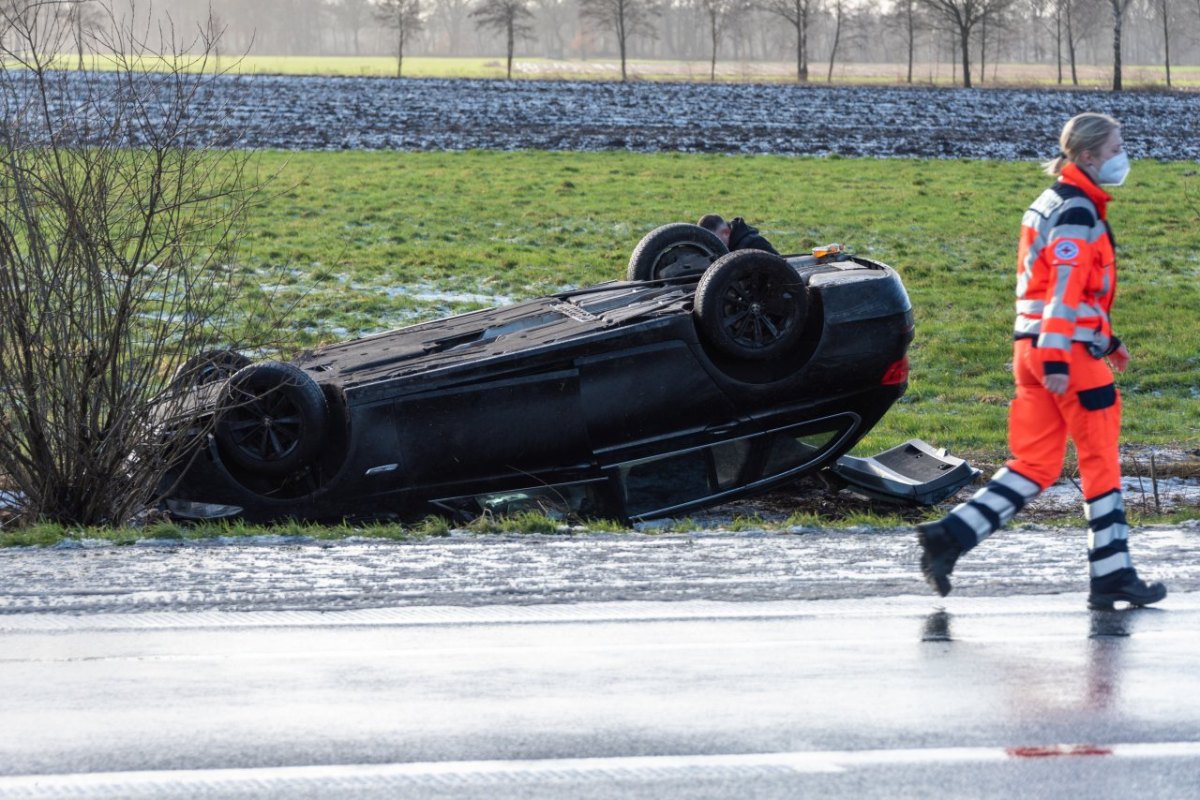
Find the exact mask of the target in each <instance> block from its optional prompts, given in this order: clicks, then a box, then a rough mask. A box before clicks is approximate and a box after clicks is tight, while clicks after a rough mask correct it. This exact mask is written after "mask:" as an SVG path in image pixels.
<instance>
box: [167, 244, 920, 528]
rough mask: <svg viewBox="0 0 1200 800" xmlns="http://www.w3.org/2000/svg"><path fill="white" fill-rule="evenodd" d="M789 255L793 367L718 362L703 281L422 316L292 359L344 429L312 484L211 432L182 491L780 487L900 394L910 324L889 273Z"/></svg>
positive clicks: (307, 503)
mask: <svg viewBox="0 0 1200 800" xmlns="http://www.w3.org/2000/svg"><path fill="white" fill-rule="evenodd" d="M788 263H789V265H791V266H792V267H793V268H794V269H795V271H796V274H797V276H798V278H799V280H801V281H803V282H804V283H805V284H806V285H807V287H808V288H807V292H808V295H809V303H810V305H809V313H808V318H807V321H806V323H805V325H806V327H805V332H804V336H803V337H802V338H801V340H800V343H799V344H797V345H796V346H795V348H794V349H793V350H792V351H790V352H788V353H787V354H786V355H785V356H784V357H782V358H778V359H773V360H772V361H770V362H766V363H763V362H758V363H749V362H738V361H737V360H735V359H731V358H730V357H728V356H723V355H721V354H720V353H719V352H715V351H714V349H713V348H712V347H711V346H710V345H709V343H708V342H706V341H705V340H704V339H703V337H702V336H700V335H699V333H698V331H697V325H696V323H695V321H694V319H693V309H692V305H693V297H694V292H695V289H696V287H695V284H694V282H693V283H688V282H671V281H647V282H636V281H631V282H624V281H622V282H612V283H608V284H601V285H599V286H595V287H590V288H587V289H580V290H574V291H570V292H563V293H560V294H558V295H554V296H551V297H546V298H541V299H537V300H530V301H526V302H522V303H517V304H514V305H510V306H505V307H502V308H493V309H485V310H482V311H476V312H472V313H469V314H463V315H459V316H455V317H451V318H448V319H443V320H436V321H432V322H427V323H422V324H419V325H413V326H409V327H407V328H402V329H400V330H396V331H390V332H387V333H383V334H379V335H376V336H370V337H365V338H362V339H358V340H354V341H350V342H345V343H340V344H335V345H331V346H328V347H323V348H320V349H318V350H315V351H312V352H309V353H305V354H303V355H301V356H300V357H299V358H297V359H296V360H295V362H294V363H295V365H296V366H298V367H299V368H300V369H302V370H303V371H304V373H306V374H307V375H308V376H310V377H311V379H312V380H313V381H314V382H316V383H317V384H318V385H319V386H320V387H321V388H322V390H323V392H324V395H325V397H326V398H327V401H328V405H329V418H330V422H329V425H328V430H327V431H325V435H326V437H327V439H326V441H325V442H324V446H323V447H322V448H321V456H320V458H319V459H318V460H317V461H316V462H315V463H313V464H312V465H311V466H310V467H308V468H306V469H305V470H304V471H303V472H302V473H301V474H296V475H294V476H288V477H287V478H286V479H278V478H274V479H268V478H265V477H263V476H261V475H256V474H247V473H246V471H245V470H239V469H237V468H236V467H233V466H232V465H231V464H229V463H227V460H226V459H225V458H223V456H222V447H221V445H220V444H219V443H218V442H217V441H216V440H215V438H214V437H213V436H212V435H209V436H207V437H206V438H205V439H204V440H203V441H198V442H197V443H196V457H195V458H194V459H193V460H192V461H190V462H189V463H187V464H185V465H181V467H180V469H179V470H177V471H176V473H175V474H173V475H172V476H170V480H171V481H172V484H171V487H172V488H171V490H170V492H169V493H168V494H169V497H170V498H171V499H173V500H175V501H177V505H178V506H182V505H183V504H185V503H189V502H190V503H193V504H211V505H212V506H213V507H228V506H240V507H241V508H242V509H243V516H245V517H246V518H248V519H251V520H256V521H267V520H274V519H281V518H301V519H315V520H334V519H387V518H413V517H419V516H421V515H424V514H429V513H435V512H445V511H447V510H455V512H456V513H461V514H464V515H465V514H468V513H471V512H470V511H468V510H467V507H469V506H471V505H472V504H474V506H475V507H476V510H475V513H483V512H486V511H490V510H494V509H493V508H492V507H489V506H488V505H487V503H488V502H493V504H494V503H500V504H501V505H503V504H504V503H505V502H508V505H513V503H514V502H516V501H515V500H513V501H511V502H509V501H503V500H493V501H488V500H485V501H482V502H481V501H479V500H478V498H481V497H483V498H493V499H494V498H497V497H499V498H504V497H506V496H512V497H516V496H517V495H524V496H525V497H526V498H527V499H528V498H529V497H531V496H537V497H540V496H541V495H546V494H549V495H551V496H553V495H554V494H555V493H556V492H557V494H559V495H562V496H563V497H568V496H569V497H572V498H575V503H574V506H572V504H571V502H567V503H566V507H567V510H568V511H569V513H574V514H587V515H592V516H609V517H615V518H620V519H648V518H652V517H656V516H662V515H665V514H675V513H680V512H681V511H686V510H689V509H695V508H700V507H703V506H704V505H706V504H710V503H712V502H717V501H719V500H723V499H728V498H732V497H736V496H740V495H744V494H747V493H751V492H755V491H761V490H763V489H766V488H769V487H770V486H773V485H776V484H778V483H779V482H781V481H784V480H788V479H790V478H792V477H795V476H796V475H800V474H804V473H807V472H811V471H813V470H815V469H818V468H820V467H822V466H824V465H825V464H828V463H830V462H831V461H832V460H834V459H836V458H837V457H838V456H840V455H842V454H843V453H845V452H846V451H847V450H849V449H850V448H851V447H852V446H853V445H854V444H855V443H856V442H857V441H858V440H859V439H860V438H861V437H862V436H863V435H864V434H865V433H866V432H867V431H869V430H870V428H871V427H872V426H873V425H874V424H875V423H876V422H877V421H878V420H879V418H880V417H881V416H882V415H883V413H884V412H886V410H887V409H888V408H889V407H890V406H891V405H892V403H894V402H895V400H896V399H897V398H899V397H900V396H901V395H902V394H903V393H904V389H905V386H906V384H905V383H903V382H900V383H894V384H886V383H883V380H884V376H885V375H887V374H888V371H889V369H890V368H892V367H893V366H894V365H895V364H896V363H897V362H899V361H900V360H902V359H904V358H905V353H906V350H907V347H908V343H909V342H910V341H911V339H912V332H913V329H912V309H911V304H910V303H909V300H908V296H907V294H906V293H905V291H904V287H903V284H902V283H901V281H900V279H899V276H898V275H897V274H896V272H895V271H894V270H893V269H891V268H890V267H888V266H886V265H883V264H880V263H878V262H874V261H870V260H868V259H864V258H857V257H847V256H842V257H838V258H834V259H814V258H812V257H811V256H792V257H788ZM213 396H214V392H213V390H212V389H211V387H198V388H197V397H198V398H202V399H197V400H196V406H197V408H198V409H199V413H204V412H205V410H207V413H218V411H219V403H216V402H214V400H213ZM806 436H807V437H816V438H812V439H811V440H806V441H800V440H803V439H804V437H806ZM797 437H799V439H798V438H797ZM814 443H815V444H814ZM555 487H558V488H555ZM539 493H540V494H539ZM568 499H569V498H568ZM537 502H544V498H541V499H540V500H537Z"/></svg>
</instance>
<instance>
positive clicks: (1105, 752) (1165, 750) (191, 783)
mask: <svg viewBox="0 0 1200 800" xmlns="http://www.w3.org/2000/svg"><path fill="white" fill-rule="evenodd" d="M1097 757H1116V758H1131V759H1191V758H1200V742H1155V743H1144V744H1115V745H1086V744H1083V745H1051V746H1036V747H1021V748H1003V747H943V748H923V749H901V750H841V751H838V750H831V751H824V752H821V751H817V752H791V753H745V754H719V755H690V756H618V757H611V758H562V759H539V760H515V761H444V762H440V761H435V762H423V763H410V764H337V765H328V766H308V767H262V768H251V769H208V770H159V771H146V772H98V773H79V774H73V775H16V776H0V798H10V797H31V796H36V797H51V798H53V797H73V796H75V797H78V796H88V797H94V796H101V795H106V794H108V795H116V796H122V797H137V796H154V793H161V792H167V791H171V792H176V793H178V792H197V793H198V792H201V791H203V790H206V789H212V788H220V789H222V790H224V791H226V792H229V791H238V790H250V789H254V790H258V791H270V790H279V789H294V788H298V787H302V786H304V785H310V786H312V785H328V784H336V785H337V786H338V787H339V788H341V789H347V788H351V787H353V786H358V787H359V788H365V787H368V786H369V787H372V788H377V789H378V788H388V787H397V788H399V787H404V786H419V785H425V784H429V783H432V782H436V783H437V784H439V785H447V784H454V785H485V784H491V783H521V782H527V781H542V782H545V781H573V780H574V781H578V780H597V779H604V780H615V779H626V780H628V779H641V780H653V779H655V778H662V779H666V778H678V777H679V773H680V772H683V773H700V774H712V773H728V772H730V771H736V772H738V773H744V772H750V773H760V772H768V773H775V774H778V773H780V772H783V773H796V774H807V773H837V772H845V771H849V770H852V769H855V768H868V767H875V766H896V765H911V764H953V763H983V762H1005V761H1016V760H1019V759H1022V758H1097Z"/></svg>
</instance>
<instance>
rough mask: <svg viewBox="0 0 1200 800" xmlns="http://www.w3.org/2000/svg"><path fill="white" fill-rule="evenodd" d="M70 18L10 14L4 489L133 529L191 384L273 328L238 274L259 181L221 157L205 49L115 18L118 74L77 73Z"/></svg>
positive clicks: (23, 6)
mask: <svg viewBox="0 0 1200 800" xmlns="http://www.w3.org/2000/svg"><path fill="white" fill-rule="evenodd" d="M60 5H61V4H60V3H54V2H44V1H38V0H17V1H16V2H8V3H6V4H4V5H3V6H0V32H2V33H3V36H2V37H0V115H2V118H0V482H3V484H4V486H3V487H0V488H5V489H7V490H9V492H10V495H11V496H16V497H18V498H20V509H19V510H20V512H21V518H23V519H25V520H36V519H47V520H53V521H57V522H63V523H74V524H101V523H109V524H123V523H125V522H127V521H129V520H130V519H131V518H132V517H133V516H134V515H136V514H137V513H138V512H139V511H140V510H141V509H143V508H144V507H146V505H147V504H148V503H151V502H153V501H154V500H155V497H156V492H157V491H158V488H159V483H160V481H161V480H162V477H163V475H164V474H165V473H166V472H167V470H168V469H169V468H170V467H171V466H172V465H173V463H174V462H176V461H177V459H179V458H180V457H181V452H182V451H181V449H180V445H181V441H180V437H178V436H169V435H165V433H166V431H167V428H166V427H164V425H166V424H167V423H169V422H170V421H172V420H179V419H183V418H186V416H187V408H186V407H185V403H186V402H188V401H187V400H186V398H187V393H185V392H182V391H176V390H172V391H164V390H165V389H166V387H167V386H168V384H169V383H170V382H171V378H172V376H173V374H174V373H175V371H176V369H177V368H178V367H179V365H180V364H181V363H182V362H183V360H184V359H185V358H186V357H187V356H188V355H191V354H195V353H201V352H204V351H212V350H223V349H226V348H244V347H247V346H248V345H249V343H251V342H255V343H261V342H262V341H263V340H264V339H265V335H264V332H265V331H269V330H271V329H272V328H274V326H275V319H273V318H272V317H271V315H270V314H267V313H265V312H266V309H265V308H263V307H258V308H256V307H254V303H255V301H254V297H255V296H258V297H259V298H260V300H259V301H258V302H259V305H260V306H261V305H262V304H263V302H264V301H263V300H262V299H261V298H262V296H261V293H260V292H257V291H256V290H257V287H256V286H254V285H252V284H250V283H249V281H250V280H251V279H257V276H253V275H246V274H244V273H243V272H241V271H239V270H238V269H236V267H235V266H234V265H235V259H234V255H235V250H236V245H237V242H238V238H239V236H238V234H239V231H240V227H241V225H242V222H243V220H244V218H245V212H246V210H247V208H248V206H249V204H250V203H251V202H252V201H253V200H254V198H255V197H256V195H257V194H258V192H259V191H260V189H261V182H260V181H259V180H258V179H257V177H256V176H255V175H254V174H253V169H252V166H253V161H252V157H251V155H250V154H248V153H247V152H245V151H238V150H233V149H228V148H226V147H216V146H213V145H212V144H211V143H212V142H215V141H222V142H228V141H230V138H229V136H228V135H227V134H225V135H222V134H221V133H220V132H217V133H216V135H214V131H213V128H212V125H213V123H212V120H213V119H218V120H219V119H220V118H221V114H220V109H219V105H220V97H221V96H222V92H223V91H225V84H228V83H229V82H230V81H231V80H232V79H230V78H228V77H227V76H221V75H218V74H215V73H213V72H212V71H211V70H210V69H209V56H210V55H211V54H212V53H213V52H214V49H215V40H214V39H213V38H211V37H210V36H208V34H207V32H206V31H205V30H201V31H198V32H197V34H196V37H195V39H193V40H191V41H189V42H187V43H186V45H183V44H180V43H178V41H177V40H176V37H175V34H174V32H173V31H172V30H170V28H169V27H165V28H164V27H163V26H152V25H151V24H150V22H149V18H148V17H143V18H136V17H132V16H119V15H118V14H117V13H116V12H115V11H114V10H113V8H112V7H111V6H110V7H103V6H101V7H100V8H101V15H102V17H103V24H97V25H95V26H94V28H93V32H92V35H93V36H94V38H95V41H93V42H91V43H90V49H91V51H92V52H95V53H99V54H106V55H105V56H104V58H106V59H107V60H108V62H109V63H108V64H106V65H105V68H104V69H101V70H97V71H94V72H69V71H65V70H61V69H57V68H56V67H57V66H60V65H59V64H57V63H56V59H57V58H58V56H59V54H61V53H64V52H68V51H69V50H70V45H71V44H73V40H72V39H71V38H70V37H71V36H72V31H71V30H70V29H69V28H68V27H67V26H64V25H63V24H62V15H61V9H60V8H59V6H60ZM208 30H211V26H210V28H209V29H208ZM151 42H153V45H152V44H151ZM218 88H221V91H217V89H218ZM200 111H203V113H198V112H200ZM191 377H192V378H196V377H197V375H193V376H191ZM176 383H177V384H178V383H180V381H177V382H176ZM176 388H178V386H176ZM193 433H196V434H198V435H203V433H204V432H203V431H195V430H193Z"/></svg>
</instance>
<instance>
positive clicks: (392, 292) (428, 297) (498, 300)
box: [383, 284, 514, 306]
mask: <svg viewBox="0 0 1200 800" xmlns="http://www.w3.org/2000/svg"><path fill="white" fill-rule="evenodd" d="M383 292H384V294H386V295H387V296H388V298H389V299H395V298H397V297H408V298H411V299H413V300H418V301H420V302H422V303H474V304H476V305H485V306H507V305H512V303H513V302H514V301H513V298H512V297H510V296H508V295H503V294H483V293H481V292H467V291H448V290H445V289H439V288H437V287H436V286H432V285H430V284H418V285H416V286H389V287H386V288H384V289H383Z"/></svg>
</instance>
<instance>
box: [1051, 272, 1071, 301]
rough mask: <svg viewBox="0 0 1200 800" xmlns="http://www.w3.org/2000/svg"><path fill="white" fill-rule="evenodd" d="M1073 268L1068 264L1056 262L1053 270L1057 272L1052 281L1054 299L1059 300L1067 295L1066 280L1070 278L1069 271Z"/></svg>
mask: <svg viewBox="0 0 1200 800" xmlns="http://www.w3.org/2000/svg"><path fill="white" fill-rule="evenodd" d="M1073 269H1074V267H1072V266H1071V265H1070V264H1058V265H1057V267H1056V269H1055V270H1054V271H1055V272H1056V273H1058V276H1057V279H1056V280H1055V282H1054V299H1055V300H1061V299H1062V298H1064V297H1066V296H1067V282H1068V281H1070V280H1071V272H1072V270H1073Z"/></svg>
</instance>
